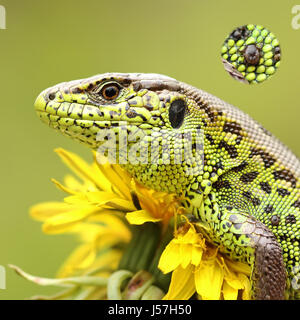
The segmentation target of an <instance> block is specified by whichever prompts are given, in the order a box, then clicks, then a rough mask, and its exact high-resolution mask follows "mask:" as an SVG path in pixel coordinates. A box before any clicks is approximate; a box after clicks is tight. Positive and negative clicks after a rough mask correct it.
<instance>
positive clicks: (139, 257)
mask: <svg viewBox="0 0 300 320" xmlns="http://www.w3.org/2000/svg"><path fill="white" fill-rule="evenodd" d="M132 234H133V235H132V239H131V241H130V242H129V245H128V246H127V248H126V250H125V252H124V254H123V256H122V259H121V261H120V264H119V267H118V269H125V270H129V271H132V272H137V271H140V270H148V269H149V265H150V263H151V261H152V259H153V256H154V253H155V250H156V248H157V245H158V242H159V238H160V226H159V224H156V223H152V222H147V223H145V224H143V225H141V226H137V227H136V226H134V227H133V228H132Z"/></svg>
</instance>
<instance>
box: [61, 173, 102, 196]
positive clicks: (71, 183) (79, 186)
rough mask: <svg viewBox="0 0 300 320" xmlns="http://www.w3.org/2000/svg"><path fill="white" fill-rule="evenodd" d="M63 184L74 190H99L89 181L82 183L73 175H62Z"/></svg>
mask: <svg viewBox="0 0 300 320" xmlns="http://www.w3.org/2000/svg"><path fill="white" fill-rule="evenodd" d="M64 184H65V186H66V187H67V188H69V189H71V190H74V191H76V192H86V191H99V189H98V188H96V186H95V185H94V183H92V182H90V181H85V182H84V183H81V182H79V181H78V180H77V179H76V178H75V177H74V176H72V175H70V174H67V175H66V176H65V177H64Z"/></svg>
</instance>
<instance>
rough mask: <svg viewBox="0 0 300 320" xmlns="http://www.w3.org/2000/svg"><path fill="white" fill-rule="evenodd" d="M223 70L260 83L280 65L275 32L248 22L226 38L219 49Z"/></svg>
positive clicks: (247, 80) (250, 82)
mask: <svg viewBox="0 0 300 320" xmlns="http://www.w3.org/2000/svg"><path fill="white" fill-rule="evenodd" d="M221 56H222V62H223V64H224V68H225V70H226V71H227V72H228V73H229V74H230V75H231V76H232V77H233V78H234V79H236V80H238V81H240V82H243V83H248V84H252V83H261V82H263V81H265V80H266V79H268V78H270V77H271V76H272V75H273V74H274V73H275V72H276V70H277V68H278V67H279V65H280V57H281V50H280V46H279V41H278V40H277V38H276V37H275V35H274V34H273V33H272V32H270V31H269V30H267V29H266V28H264V27H262V26H259V25H254V24H248V25H245V26H242V27H238V28H236V29H235V30H233V31H232V32H231V34H230V35H229V36H228V37H227V38H226V40H225V41H224V44H223V46H222V50H221Z"/></svg>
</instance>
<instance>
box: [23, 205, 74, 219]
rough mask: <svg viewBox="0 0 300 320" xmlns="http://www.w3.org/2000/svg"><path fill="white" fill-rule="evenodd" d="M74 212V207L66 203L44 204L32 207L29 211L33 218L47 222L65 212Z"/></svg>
mask: <svg viewBox="0 0 300 320" xmlns="http://www.w3.org/2000/svg"><path fill="white" fill-rule="evenodd" d="M72 210H74V206H72V205H69V204H67V203H64V202H42V203H39V204H36V205H35V206H32V207H31V208H30V210H29V212H30V215H31V217H33V218H34V219H36V220H38V221H45V220H47V219H49V218H51V217H53V216H56V215H58V214H60V213H63V212H69V211H72Z"/></svg>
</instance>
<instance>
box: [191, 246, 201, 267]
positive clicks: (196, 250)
mask: <svg viewBox="0 0 300 320" xmlns="http://www.w3.org/2000/svg"><path fill="white" fill-rule="evenodd" d="M202 255H203V248H202V247H196V246H193V251H192V259H191V264H192V265H194V266H198V265H199V264H200V262H201V260H202Z"/></svg>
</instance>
